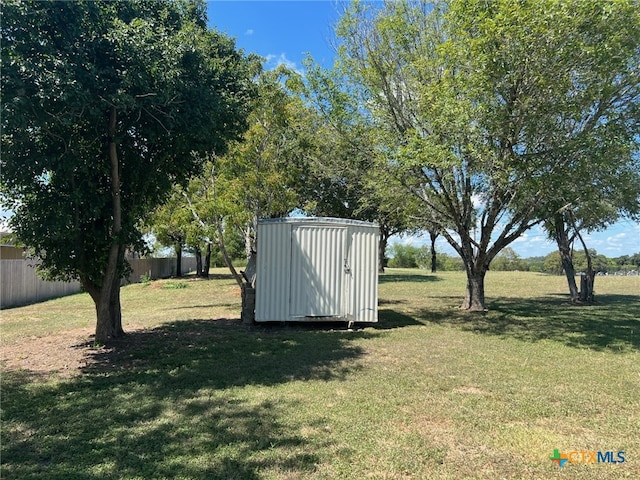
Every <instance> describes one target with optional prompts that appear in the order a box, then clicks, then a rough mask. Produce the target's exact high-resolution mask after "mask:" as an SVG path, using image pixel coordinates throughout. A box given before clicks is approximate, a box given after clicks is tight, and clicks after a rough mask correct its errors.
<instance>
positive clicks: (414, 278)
mask: <svg viewBox="0 0 640 480" xmlns="http://www.w3.org/2000/svg"><path fill="white" fill-rule="evenodd" d="M439 281H441V279H440V277H438V276H437V275H426V274H425V275H420V274H415V273H410V274H405V273H399V274H396V273H383V274H381V275H379V276H378V282H379V283H396V282H414V283H424V282H439Z"/></svg>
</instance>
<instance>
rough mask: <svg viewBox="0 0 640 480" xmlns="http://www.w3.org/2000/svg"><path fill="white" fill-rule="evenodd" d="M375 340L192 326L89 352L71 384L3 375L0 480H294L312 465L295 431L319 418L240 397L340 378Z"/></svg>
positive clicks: (285, 403)
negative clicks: (267, 479) (274, 478)
mask: <svg viewBox="0 0 640 480" xmlns="http://www.w3.org/2000/svg"><path fill="white" fill-rule="evenodd" d="M376 335H379V334H377V333H376V332H349V334H348V335H346V334H343V333H340V332H330V331H298V330H285V329H281V330H280V331H275V330H272V331H269V332H266V331H264V330H262V329H256V328H245V327H242V326H241V325H239V324H238V322H237V321H231V320H229V321H207V320H190V321H183V322H176V323H173V324H168V325H165V326H162V327H159V328H156V329H153V330H147V331H139V332H133V333H130V334H128V335H127V336H126V337H125V339H123V340H121V341H118V342H115V343H114V345H113V346H110V347H109V348H104V349H97V350H96V351H95V353H94V358H93V363H90V364H89V365H88V366H87V368H86V369H85V371H84V374H83V375H82V376H79V377H76V378H72V379H70V380H65V381H60V382H56V381H49V382H47V381H42V380H38V379H37V378H35V377H34V376H33V375H30V374H29V373H28V372H24V371H23V372H5V373H4V375H3V379H2V391H3V405H2V407H3V415H2V416H3V418H2V420H3V429H2V461H3V468H2V471H3V472H2V473H3V478H6V479H11V478H15V479H18V478H19V479H29V478H47V479H63V478H64V479H89V480H91V479H111V478H113V479H115V478H118V479H120V478H134V477H135V478H185V479H211V478H224V479H257V478H261V477H263V476H264V475H265V472H272V473H273V472H274V471H275V472H285V474H286V475H289V476H294V477H296V478H299V477H301V476H302V477H304V476H305V475H308V474H309V473H311V472H312V471H313V470H314V468H315V465H316V464H317V463H318V461H319V458H318V457H317V456H316V454H315V453H314V452H313V451H309V449H308V448H306V444H307V440H306V438H305V437H304V436H302V435H301V430H302V429H303V428H307V429H311V430H314V429H315V430H321V428H320V425H321V420H322V418H321V417H320V415H321V412H318V414H317V415H318V418H316V419H314V416H313V415H311V416H310V418H309V419H308V421H306V422H305V425H298V424H296V422H295V421H294V420H292V419H291V418H290V417H291V412H292V411H295V410H296V409H297V408H298V405H296V404H295V402H294V401H292V400H284V399H281V398H278V397H277V392H275V393H270V391H269V390H260V391H259V393H260V395H258V396H256V394H255V392H253V394H252V392H251V390H249V391H246V388H249V389H251V386H253V385H260V386H276V385H279V384H282V383H286V382H290V381H293V380H318V379H319V380H334V379H342V378H345V377H346V376H347V375H349V374H350V373H351V372H353V371H356V370H358V369H359V366H358V362H357V359H358V358H359V357H360V356H361V355H362V354H363V351H362V349H361V348H360V347H358V346H356V345H354V344H353V340H354V339H363V338H372V337H375V336H376ZM272 395H273V398H270V396H272ZM319 441H322V442H325V440H324V439H323V440H315V446H316V447H317V446H318V442H319ZM327 441H328V440H327Z"/></svg>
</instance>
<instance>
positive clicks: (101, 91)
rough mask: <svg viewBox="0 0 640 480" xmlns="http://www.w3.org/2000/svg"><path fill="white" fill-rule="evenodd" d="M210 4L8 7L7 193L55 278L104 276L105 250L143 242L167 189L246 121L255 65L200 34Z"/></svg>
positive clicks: (225, 43)
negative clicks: (118, 216) (118, 210)
mask: <svg viewBox="0 0 640 480" xmlns="http://www.w3.org/2000/svg"><path fill="white" fill-rule="evenodd" d="M204 12H205V9H204V6H203V4H202V3H201V2H187V1H185V2H162V3H157V2H149V1H117V2H106V1H95V2H37V1H24V2H18V1H8V2H5V3H4V4H3V12H2V15H3V22H2V38H3V48H2V63H3V69H2V142H3V157H2V165H1V166H2V184H1V191H2V195H3V198H4V199H6V200H7V201H8V204H9V205H10V206H11V207H13V209H14V212H15V216H14V217H13V219H12V220H11V222H12V226H13V227H14V229H15V230H16V233H17V234H18V236H19V237H20V238H21V239H22V241H23V242H24V243H26V244H27V245H30V246H32V247H33V248H34V250H35V252H36V253H37V254H39V255H40V256H42V257H43V265H44V267H45V268H48V269H49V270H50V272H51V273H52V275H54V276H56V275H59V276H63V277H78V276H79V275H85V276H89V277H90V278H93V279H94V280H95V281H96V282H98V283H99V278H100V276H101V274H102V272H103V271H104V268H105V266H104V258H105V255H106V254H105V252H107V251H108V249H109V246H110V245H111V244H112V243H113V242H116V243H118V244H125V245H132V244H135V243H137V242H138V241H139V238H140V234H139V232H138V230H137V228H136V225H138V223H139V221H140V220H141V219H142V218H143V217H144V216H145V215H146V214H147V213H148V212H149V211H150V210H151V209H152V208H154V207H155V206H156V205H157V204H158V203H159V202H161V201H162V200H164V199H165V198H166V195H167V194H168V192H169V190H170V188H171V186H172V185H173V184H174V183H175V182H178V183H181V182H182V183H184V182H186V180H187V179H188V178H189V177H190V176H192V175H193V174H195V173H197V172H198V171H199V169H200V168H201V166H202V160H201V159H202V158H203V156H204V155H205V154H207V153H208V152H211V151H216V152H218V153H222V152H224V151H225V149H226V146H227V143H228V142H229V141H230V140H232V139H236V138H238V136H239V135H240V134H241V133H242V132H243V131H244V129H245V127H246V117H247V115H248V103H249V100H250V99H251V98H252V95H253V83H252V77H253V74H254V72H255V68H256V67H255V62H254V61H253V60H251V59H249V58H246V57H244V56H243V55H242V54H241V53H239V52H238V51H236V50H235V45H234V43H233V41H232V40H230V39H228V38H226V37H224V36H222V35H220V34H217V33H215V32H211V31H208V30H206V27H205V25H206V18H204ZM111 108H115V110H116V113H117V119H118V122H117V125H116V129H115V138H114V139H113V140H114V141H115V145H116V152H117V156H118V161H119V165H118V166H119V177H120V179H121V185H120V189H119V191H120V199H121V204H122V210H123V212H122V223H123V229H122V232H121V234H120V235H119V237H118V238H113V237H112V236H111V223H112V217H113V212H112V208H111V202H112V198H111V190H112V189H111V178H112V177H111V170H110V161H109V155H108V146H109V143H110V141H111V140H112V139H111V138H110V135H109V133H108V120H109V112H110V109H111ZM7 147H10V148H7ZM194 152H195V153H198V155H194ZM45 212H46V213H45ZM45 252H46V255H45Z"/></svg>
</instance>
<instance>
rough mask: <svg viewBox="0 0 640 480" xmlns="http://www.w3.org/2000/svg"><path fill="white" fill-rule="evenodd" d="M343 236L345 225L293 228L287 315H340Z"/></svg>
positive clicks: (342, 283)
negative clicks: (289, 295)
mask: <svg viewBox="0 0 640 480" xmlns="http://www.w3.org/2000/svg"><path fill="white" fill-rule="evenodd" d="M346 237H347V229H346V228H345V227H339V226H336V227H334V226H329V227H327V226H322V227H317V226H295V227H293V229H292V232H291V277H290V278H291V297H290V301H291V304H290V310H289V313H290V316H291V317H337V316H344V314H345V313H346V312H345V311H344V308H345V295H344V287H346V286H347V281H346V278H345V275H346V273H345V266H344V264H345V257H344V255H345V252H346V248H345V241H346Z"/></svg>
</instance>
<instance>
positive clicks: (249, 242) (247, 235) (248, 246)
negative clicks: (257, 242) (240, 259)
mask: <svg viewBox="0 0 640 480" xmlns="http://www.w3.org/2000/svg"><path fill="white" fill-rule="evenodd" d="M252 251H253V239H252V238H251V224H249V223H247V225H246V226H245V229H244V253H245V256H246V257H247V260H249V259H250V258H251V252H252Z"/></svg>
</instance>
